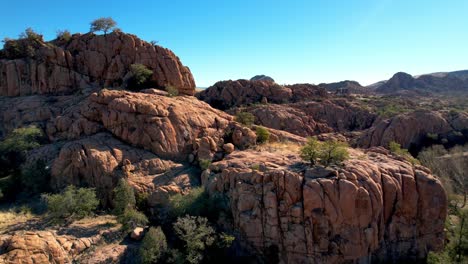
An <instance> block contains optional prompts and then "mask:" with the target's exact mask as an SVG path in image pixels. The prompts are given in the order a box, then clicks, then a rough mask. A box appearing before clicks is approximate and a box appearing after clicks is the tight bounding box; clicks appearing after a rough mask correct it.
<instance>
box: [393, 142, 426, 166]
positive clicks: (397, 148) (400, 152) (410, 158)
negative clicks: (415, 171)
mask: <svg viewBox="0 0 468 264" xmlns="http://www.w3.org/2000/svg"><path fill="white" fill-rule="evenodd" d="M388 148H389V149H390V151H391V152H392V153H393V154H396V155H398V156H401V157H403V158H404V159H405V160H407V161H409V162H411V164H413V165H414V164H419V161H418V160H417V159H415V158H414V157H413V156H412V155H411V154H410V153H409V151H408V150H407V149H404V148H402V147H401V145H400V144H398V143H397V142H395V141H391V142H390V143H389V144H388Z"/></svg>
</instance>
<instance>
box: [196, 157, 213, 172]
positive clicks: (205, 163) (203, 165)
mask: <svg viewBox="0 0 468 264" xmlns="http://www.w3.org/2000/svg"><path fill="white" fill-rule="evenodd" d="M198 164H199V165H200V168H201V169H202V170H206V169H208V168H209V167H210V165H211V160H208V159H201V160H199V161H198Z"/></svg>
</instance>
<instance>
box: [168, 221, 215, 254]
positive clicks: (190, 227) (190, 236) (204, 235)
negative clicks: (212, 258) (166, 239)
mask: <svg viewBox="0 0 468 264" xmlns="http://www.w3.org/2000/svg"><path fill="white" fill-rule="evenodd" d="M174 231H175V233H176V235H177V236H178V237H179V239H180V240H182V241H183V242H184V249H185V259H186V261H187V262H188V263H200V262H201V261H202V260H203V257H204V254H203V253H204V251H205V250H206V249H207V248H208V247H209V246H211V245H212V244H213V243H214V241H215V239H216V237H215V230H214V229H213V228H212V227H211V226H209V224H208V219H206V218H204V217H198V216H188V215H187V216H185V217H179V218H178V219H177V221H176V222H175V223H174Z"/></svg>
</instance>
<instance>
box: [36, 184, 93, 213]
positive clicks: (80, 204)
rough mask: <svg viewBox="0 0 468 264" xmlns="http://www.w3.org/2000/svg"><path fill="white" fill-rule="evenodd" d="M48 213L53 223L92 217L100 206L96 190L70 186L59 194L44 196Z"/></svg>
mask: <svg viewBox="0 0 468 264" xmlns="http://www.w3.org/2000/svg"><path fill="white" fill-rule="evenodd" d="M43 198H44V200H45V201H46V203H47V212H48V215H49V217H50V218H51V220H52V221H53V222H62V221H65V220H71V219H73V220H74V219H81V218H84V217H86V216H89V215H91V214H92V213H93V212H94V210H96V208H97V206H98V205H99V201H98V199H97V198H96V193H95V192H94V189H91V188H76V187H75V186H73V185H70V186H68V187H67V188H66V189H65V190H64V191H63V192H62V193H59V194H44V195H43Z"/></svg>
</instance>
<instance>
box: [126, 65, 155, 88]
mask: <svg viewBox="0 0 468 264" xmlns="http://www.w3.org/2000/svg"><path fill="white" fill-rule="evenodd" d="M130 72H131V74H132V76H131V78H130V79H129V80H128V83H127V86H128V87H129V89H130V90H141V89H144V88H149V87H150V86H151V84H152V83H151V76H153V71H152V70H150V69H148V68H147V67H146V66H145V65H143V64H132V65H130Z"/></svg>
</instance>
